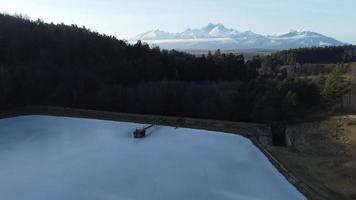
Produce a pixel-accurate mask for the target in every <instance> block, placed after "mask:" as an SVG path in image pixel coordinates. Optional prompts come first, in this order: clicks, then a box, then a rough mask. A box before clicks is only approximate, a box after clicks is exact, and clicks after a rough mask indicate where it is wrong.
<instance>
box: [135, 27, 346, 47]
mask: <svg viewBox="0 0 356 200" xmlns="http://www.w3.org/2000/svg"><path fill="white" fill-rule="evenodd" d="M138 40H141V41H143V42H146V43H148V44H150V45H156V46H159V47H160V48H162V49H177V50H188V49H192V50H194V49H195V50H198V49H199V50H201V49H209V50H210V49H211V50H214V49H222V50H231V49H270V50H282V49H290V48H301V47H324V46H341V45H345V43H343V42H340V41H338V40H336V39H334V38H331V37H328V36H325V35H322V34H320V33H317V32H312V31H306V30H302V29H300V30H292V31H290V32H287V33H283V34H276V35H262V34H257V33H254V32H252V31H244V32H240V31H237V30H234V29H231V28H226V27H225V26H224V25H223V24H212V23H209V24H208V25H207V26H205V27H203V28H200V29H186V30H185V31H183V32H180V33H169V32H166V31H162V30H152V31H148V32H145V33H141V34H139V35H137V36H136V37H134V38H132V39H131V41H138Z"/></svg>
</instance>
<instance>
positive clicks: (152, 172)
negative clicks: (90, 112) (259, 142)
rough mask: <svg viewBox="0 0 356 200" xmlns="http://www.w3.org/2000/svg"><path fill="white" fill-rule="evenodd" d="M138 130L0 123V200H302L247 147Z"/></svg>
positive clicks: (211, 137) (41, 120)
mask: <svg viewBox="0 0 356 200" xmlns="http://www.w3.org/2000/svg"><path fill="white" fill-rule="evenodd" d="M140 127H143V125H142V124H135V123H124V122H112V121H102V120H91V119H78V118H65V117H49V116H24V117H15V118H8V119H1V120H0V199H4V200H94V199H95V200H214V199H219V200H225V199H229V200H230V199H231V200H258V199H261V200H303V199H306V198H305V197H304V196H303V195H302V194H301V193H300V192H298V191H297V190H296V189H295V188H294V187H293V186H292V185H291V184H290V183H289V182H288V181H287V180H286V179H285V178H284V177H283V176H282V175H281V174H280V173H279V172H278V171H277V170H276V169H275V168H274V167H273V165H272V164H271V163H270V162H269V161H268V159H267V158H266V157H265V156H264V155H263V154H262V153H261V152H260V151H259V150H258V149H257V148H256V147H255V146H254V145H253V144H252V143H251V142H250V141H249V140H247V139H245V138H243V137H241V136H237V135H230V134H223V133H219V132H211V131H204V130H195V129H185V128H180V129H174V128H172V127H165V126H160V127H156V128H154V129H153V132H152V134H150V135H149V136H148V137H147V138H145V139H133V137H132V132H133V131H134V130H135V129H136V128H140Z"/></svg>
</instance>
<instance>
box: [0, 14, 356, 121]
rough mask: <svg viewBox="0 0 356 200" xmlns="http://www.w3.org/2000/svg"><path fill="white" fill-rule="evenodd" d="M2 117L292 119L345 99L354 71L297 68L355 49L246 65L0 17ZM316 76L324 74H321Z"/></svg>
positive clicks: (348, 57)
mask: <svg viewBox="0 0 356 200" xmlns="http://www.w3.org/2000/svg"><path fill="white" fill-rule="evenodd" d="M0 27H1V29H0V110H3V109H10V108H14V107H19V106H29V105H51V106H63V107H74V108H84V109H94V110H107V111H118V112H128V113H141V114H159V115H171V116H184V117H197V118H207V119H221V120H230V121H245V122H274V121H293V120H296V119H298V118H301V117H303V116H305V115H307V114H309V113H311V112H314V111H319V110H324V109H327V108H330V107H331V106H333V105H336V104H338V103H339V102H340V101H341V98H342V95H344V94H346V93H348V92H349V91H350V90H351V89H352V88H351V84H350V83H349V82H348V81H347V80H346V79H345V78H343V76H342V75H343V72H344V71H345V70H347V69H344V68H343V67H337V68H335V69H332V70H331V72H330V73H329V74H328V75H326V76H325V75H323V76H314V77H313V78H301V77H295V76H293V75H292V74H289V73H288V72H287V71H286V70H284V69H283V68H282V66H285V65H295V64H297V63H300V64H305V63H319V64H322V63H347V62H355V61H356V46H340V47H325V48H304V49H292V50H286V51H281V52H277V53H274V54H272V55H269V56H256V57H254V58H253V59H251V60H248V61H246V60H245V59H244V57H243V56H242V55H235V54H223V53H221V52H220V51H219V50H217V51H216V52H213V53H209V54H207V55H204V56H199V57H197V56H194V55H191V54H188V53H183V52H178V51H174V50H171V51H167V50H161V49H159V48H158V47H155V48H151V47H149V46H148V45H147V44H144V43H141V42H140V41H138V42H137V43H136V44H129V43H128V42H126V41H122V40H118V39H117V38H115V37H113V36H108V35H104V34H99V33H97V32H94V31H91V30H90V29H88V28H86V27H78V26H77V25H65V24H53V23H50V24H49V23H44V22H43V21H42V20H36V21H33V20H30V19H28V18H26V17H24V16H11V15H7V14H0ZM314 73H315V71H314Z"/></svg>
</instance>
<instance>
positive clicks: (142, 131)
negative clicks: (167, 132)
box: [133, 119, 162, 138]
mask: <svg viewBox="0 0 356 200" xmlns="http://www.w3.org/2000/svg"><path fill="white" fill-rule="evenodd" d="M161 121H162V119H160V120H155V121H154V122H153V123H152V124H151V125H149V126H147V127H145V128H142V129H136V130H135V131H134V133H133V135H134V138H144V137H146V136H147V134H146V130H147V129H149V128H151V127H153V126H155V125H156V124H158V123H160V122H161Z"/></svg>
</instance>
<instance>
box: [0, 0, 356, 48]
mask: <svg viewBox="0 0 356 200" xmlns="http://www.w3.org/2000/svg"><path fill="white" fill-rule="evenodd" d="M0 3H1V8H0V12H3V13H4V12H6V13H9V14H23V15H27V16H28V17H30V18H31V19H34V20H35V19H37V18H40V19H42V20H44V21H45V22H54V23H61V22H63V23H65V24H77V25H78V26H86V27H87V28H90V29H92V30H94V31H98V32H100V33H105V34H109V35H115V36H116V37H118V38H120V39H130V38H132V37H134V36H135V35H137V34H140V33H142V32H147V31H149V30H155V29H160V30H164V31H167V32H182V31H184V30H185V29H187V28H201V27H203V26H206V25H207V24H208V23H221V24H224V25H225V26H226V27H228V28H233V29H236V30H238V31H248V30H251V31H253V32H256V33H259V34H263V35H273V34H277V33H281V32H287V31H289V30H296V29H305V30H310V31H315V32H318V33H321V34H324V35H327V36H330V37H333V38H335V39H337V40H340V41H342V42H345V43H350V44H356V37H355V35H356V27H355V26H352V24H353V21H354V19H356V13H354V12H353V8H355V7H356V2H355V1H352V0H343V1H342V2H335V1H331V0H314V1H313V2H310V1H307V0H300V1H292V0H276V1H273V2H270V1H267V0H251V1H248V2H247V1H241V0H221V1H213V0H195V1H188V0H182V1H180V2H176V1H173V0H156V1H154V2H151V1H148V0H141V1H138V0H131V1H125V0H116V1H115V0H101V1H98V0H87V1H84V0H72V1H70V0H62V1H54V0H0Z"/></svg>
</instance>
